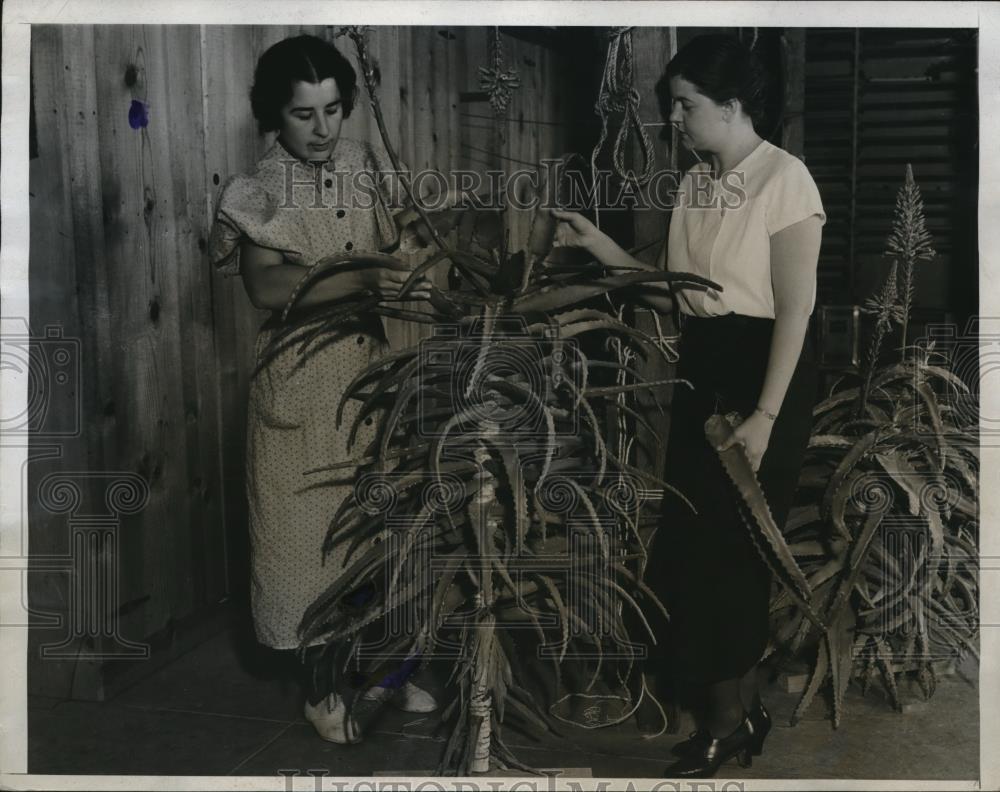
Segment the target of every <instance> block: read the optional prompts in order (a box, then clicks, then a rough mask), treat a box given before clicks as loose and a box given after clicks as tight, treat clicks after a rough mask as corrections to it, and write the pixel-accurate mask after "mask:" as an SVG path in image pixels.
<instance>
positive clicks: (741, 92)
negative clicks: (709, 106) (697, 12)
mask: <svg viewBox="0 0 1000 792" xmlns="http://www.w3.org/2000/svg"><path fill="white" fill-rule="evenodd" d="M672 77H683V78H684V79H685V80H687V81H688V82H689V83H691V84H692V85H694V86H696V87H697V88H698V90H699V91H700V92H701V93H703V94H704V95H705V96H707V97H709V98H710V99H712V100H713V101H716V102H719V103H720V104H721V103H722V102H728V101H729V100H730V99H739V101H740V105H741V106H742V107H743V112H744V113H746V114H747V115H748V116H749V117H750V120H751V121H753V123H754V125H755V126H756V125H757V124H759V123H760V122H761V121H762V120H763V119H764V110H765V104H766V101H767V83H768V79H767V72H766V71H765V70H764V67H763V65H762V64H761V62H760V59H759V58H758V57H757V55H756V54H755V53H754V51H753V50H751V49H750V48H749V47H747V46H746V45H745V44H744V43H743V42H741V41H740V40H739V39H736V38H734V37H732V36H726V35H720V34H711V35H705V36H698V37H696V38H693V39H692V40H691V41H689V42H688V43H687V44H686V45H685V46H684V47H683V48H682V49H681V50H680V51H679V52H678V53H677V54H676V55H675V56H674V57H673V58H672V59H671V61H670V63H668V64H667V70H666V73H665V74H664V76H663V80H662V81H661V82H664V83H666V82H669V80H670V78H672ZM663 88H667V89H668V90H669V88H668V87H667V86H666V85H664V86H658V89H659V90H662V89H663Z"/></svg>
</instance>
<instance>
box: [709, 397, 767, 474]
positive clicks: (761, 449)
mask: <svg viewBox="0 0 1000 792" xmlns="http://www.w3.org/2000/svg"><path fill="white" fill-rule="evenodd" d="M773 427H774V423H773V422H772V421H771V420H770V419H769V418H767V417H766V416H764V415H761V414H760V413H759V412H756V411H754V412H752V413H751V414H750V417H749V418H746V419H745V420H744V421H743V422H742V423H741V424H740V425H739V426H737V427H736V428H735V429H734V430H733V433H732V435H730V437H729V439H728V440H726V441H725V442H724V443H723V444H722V445H720V446H716V450H717V451H725V450H726V449H727V448H731V447H732V446H733V445H735V444H737V443H739V444H740V445H742V446H743V450H744V451H745V452H746V455H747V459H749V460H750V467H751V468H753V472H754V473H756V472H757V471H758V470H759V469H760V461H761V460H762V459H763V458H764V453H765V452H766V451H767V444H768V443H769V442H770V440H771V429H772V428H773Z"/></svg>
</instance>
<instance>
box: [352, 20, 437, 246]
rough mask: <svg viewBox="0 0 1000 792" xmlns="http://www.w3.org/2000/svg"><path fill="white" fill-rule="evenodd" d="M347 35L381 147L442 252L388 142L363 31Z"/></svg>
mask: <svg viewBox="0 0 1000 792" xmlns="http://www.w3.org/2000/svg"><path fill="white" fill-rule="evenodd" d="M348 35H349V36H350V37H351V40H352V41H353V42H354V47H355V49H356V50H357V52H358V63H360V64H361V74H362V76H363V77H364V80H365V89H366V90H367V91H368V100H369V103H370V104H371V108H372V114H373V115H374V116H375V123H376V125H377V126H378V133H379V135H380V136H381V138H382V145H383V146H385V150H386V151H387V152H389V160H390V161H391V162H392V167H393V168H394V169H395V171H396V173H397V174H398V175H399V180H400V181H401V182H402V184H403V189H404V190H406V195H407V197H408V198H409V199H410V202H411V203H412V204H413V208H414V209H416V210H417V214H419V215H420V219H421V220H423V221H424V223H425V224H426V226H427V230H428V231H430V234H431V237H432V238H433V240H434V244H436V245H437V246H438V248H439V249H441V250H444V249H445V244H444V240H443V239H441V235H440V234H439V233H438V231H437V229H436V228H435V227H434V224H433V223H431V221H430V218H429V217H428V216H427V213H426V212H425V211H424V208H423V207H422V206H421V205H420V201H418V200H417V199H416V197H415V196H414V195H413V187H412V185H411V184H410V180H409V178H407V176H406V175H405V174H404V173H403V169H402V168H401V167H400V164H399V157H398V156H397V155H396V150H395V149H394V148H393V147H392V143H391V142H390V140H389V130H387V129H386V127H385V118H384V117H383V116H382V106H381V104H380V103H379V100H378V85H377V84H376V82H375V71H374V69H372V67H371V62H370V61H369V59H368V46H367V44H366V43H365V34H364V31H363V30H362V29H361V28H359V27H351V28H349V29H348Z"/></svg>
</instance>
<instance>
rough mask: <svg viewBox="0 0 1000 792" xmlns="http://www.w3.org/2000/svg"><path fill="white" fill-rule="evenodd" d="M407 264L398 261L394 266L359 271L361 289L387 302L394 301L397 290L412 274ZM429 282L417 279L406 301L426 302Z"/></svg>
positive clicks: (425, 279)
mask: <svg viewBox="0 0 1000 792" xmlns="http://www.w3.org/2000/svg"><path fill="white" fill-rule="evenodd" d="M412 271H413V270H412V269H411V268H410V265H409V264H406V263H405V262H402V261H399V262H396V263H395V264H391V265H389V264H387V265H386V266H384V267H370V268H368V269H363V270H360V271H359V276H360V280H361V288H362V289H363V290H365V291H369V292H372V293H373V294H378V295H380V296H381V297H384V298H385V299H387V300H394V299H396V298H397V297H398V296H399V290H400V289H401V288H403V284H404V283H406V281H407V280H409V277H410V275H411V273H412ZM431 286H432V284H431V282H430V281H429V280H427V278H423V277H421V278H418V279H417V282H416V283H414V284H413V288H411V289H410V291H409V293H408V294H407V295H406V298H407V299H408V300H426V299H427V298H428V297H430V289H431Z"/></svg>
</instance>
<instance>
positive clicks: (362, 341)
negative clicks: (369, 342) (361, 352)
mask: <svg viewBox="0 0 1000 792" xmlns="http://www.w3.org/2000/svg"><path fill="white" fill-rule="evenodd" d="M363 343H365V337H364V336H358V346H360V345H361V344H363Z"/></svg>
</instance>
